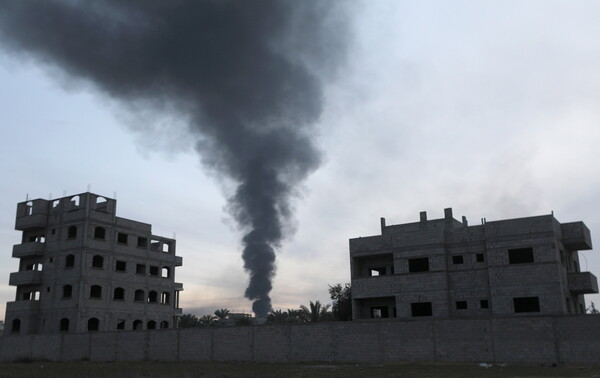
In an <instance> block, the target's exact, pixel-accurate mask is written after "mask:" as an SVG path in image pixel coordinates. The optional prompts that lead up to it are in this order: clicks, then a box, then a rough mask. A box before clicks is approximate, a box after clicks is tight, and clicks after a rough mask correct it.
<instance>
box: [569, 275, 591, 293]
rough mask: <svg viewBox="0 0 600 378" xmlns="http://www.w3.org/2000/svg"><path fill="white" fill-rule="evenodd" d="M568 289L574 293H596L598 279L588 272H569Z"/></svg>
mask: <svg viewBox="0 0 600 378" xmlns="http://www.w3.org/2000/svg"><path fill="white" fill-rule="evenodd" d="M568 280H569V290H570V291H571V292H573V293H575V294H594V293H598V279H597V278H596V276H594V275H593V274H592V273H590V272H580V273H569V275H568Z"/></svg>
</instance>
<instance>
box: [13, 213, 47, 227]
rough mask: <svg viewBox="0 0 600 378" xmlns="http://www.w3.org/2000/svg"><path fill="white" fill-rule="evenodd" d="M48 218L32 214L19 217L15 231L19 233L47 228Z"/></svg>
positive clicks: (43, 215)
mask: <svg viewBox="0 0 600 378" xmlns="http://www.w3.org/2000/svg"><path fill="white" fill-rule="evenodd" d="M47 220H48V216H47V215H46V214H31V215H24V216H20V217H17V220H16V222H15V229H16V230H19V231H26V230H35V229H40V228H45V227H46V224H47Z"/></svg>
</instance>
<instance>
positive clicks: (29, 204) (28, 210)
mask: <svg viewBox="0 0 600 378" xmlns="http://www.w3.org/2000/svg"><path fill="white" fill-rule="evenodd" d="M25 209H26V215H31V214H33V202H31V201H29V202H27V203H26V204H25Z"/></svg>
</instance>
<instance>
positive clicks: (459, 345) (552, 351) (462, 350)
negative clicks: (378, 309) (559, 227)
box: [0, 315, 600, 365]
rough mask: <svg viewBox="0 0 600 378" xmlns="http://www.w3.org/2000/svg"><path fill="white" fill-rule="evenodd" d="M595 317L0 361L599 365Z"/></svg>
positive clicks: (81, 337) (368, 327) (38, 346)
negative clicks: (413, 362)
mask: <svg viewBox="0 0 600 378" xmlns="http://www.w3.org/2000/svg"><path fill="white" fill-rule="evenodd" d="M599 355H600V315H559V316H510V317H496V318H469V319H465V318H461V319H457V318H447V319H439V318H438V319H428V320H403V319H383V320H373V321H369V320H367V321H353V322H331V323H316V324H297V325H270V326H248V327H224V328H193V329H174V330H173V329H165V330H152V331H121V332H97V333H79V334H58V335H56V334H55V335H17V336H4V337H3V338H1V339H0V361H18V360H24V359H35V360H51V361H77V360H90V361H133V360H158V361H180V360H188V361H257V362H273V363H282V362H313V361H324V362H384V361H388V362H393V361H450V362H484V361H485V362H507V363H513V364H515V363H521V364H539V363H543V364H553V363H558V364H571V365H575V364H584V365H600V358H598V356H599Z"/></svg>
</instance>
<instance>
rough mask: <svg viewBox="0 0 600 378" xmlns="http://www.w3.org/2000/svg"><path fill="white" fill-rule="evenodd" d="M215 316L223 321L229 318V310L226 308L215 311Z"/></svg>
mask: <svg viewBox="0 0 600 378" xmlns="http://www.w3.org/2000/svg"><path fill="white" fill-rule="evenodd" d="M215 316H216V317H217V318H218V320H220V321H223V320H225V319H227V318H228V317H229V310H228V309H226V308H222V309H220V310H217V311H215Z"/></svg>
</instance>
